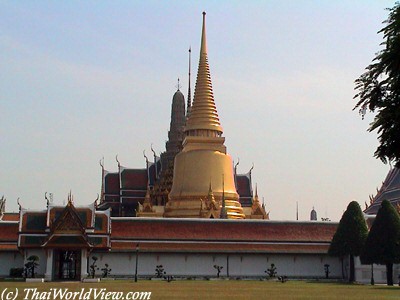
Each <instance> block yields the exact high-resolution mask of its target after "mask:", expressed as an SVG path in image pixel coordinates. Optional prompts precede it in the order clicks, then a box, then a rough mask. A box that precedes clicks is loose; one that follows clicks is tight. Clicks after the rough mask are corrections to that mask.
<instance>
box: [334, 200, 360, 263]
mask: <svg viewBox="0 0 400 300" xmlns="http://www.w3.org/2000/svg"><path fill="white" fill-rule="evenodd" d="M367 235H368V228H367V224H366V223H365V219H364V216H363V214H362V211H361V208H360V205H359V204H358V203H357V202H356V201H352V202H350V203H349V205H348V206H347V209H346V211H345V212H344V213H343V216H342V218H341V219H340V222H339V226H338V228H337V230H336V233H335V235H334V236H333V239H332V243H331V245H330V247H329V251H328V253H329V255H332V256H339V257H343V256H346V255H354V256H358V255H360V253H361V251H362V249H363V246H364V243H365V239H366V238H367Z"/></svg>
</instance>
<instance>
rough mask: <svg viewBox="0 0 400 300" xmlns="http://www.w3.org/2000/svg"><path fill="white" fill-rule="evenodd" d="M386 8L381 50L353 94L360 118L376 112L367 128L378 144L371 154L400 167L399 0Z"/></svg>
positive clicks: (357, 81)
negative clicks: (374, 135)
mask: <svg viewBox="0 0 400 300" xmlns="http://www.w3.org/2000/svg"><path fill="white" fill-rule="evenodd" d="M388 10H389V17H388V19H387V20H386V21H384V22H383V23H384V24H385V26H384V27H383V28H382V29H381V30H380V31H379V32H378V33H383V39H384V41H383V42H382V43H381V45H382V46H383V49H382V50H381V51H379V52H378V53H377V54H376V56H375V58H374V59H373V61H372V63H371V64H370V65H369V66H368V67H366V71H365V73H364V74H362V75H361V76H360V77H359V78H358V79H357V80H356V82H355V83H356V87H355V89H356V90H358V91H357V94H356V95H355V96H354V98H355V99H358V100H359V101H358V103H357V104H356V106H355V107H354V109H356V108H358V109H359V111H360V114H361V115H362V117H363V118H364V116H365V114H366V112H367V111H368V110H369V111H370V112H376V113H377V114H376V116H375V118H374V121H373V122H372V123H371V124H370V127H369V129H368V130H369V131H374V130H377V132H378V134H379V136H378V139H379V146H378V148H377V149H376V151H375V157H376V158H379V159H381V160H382V161H383V162H384V163H387V162H391V161H393V162H394V163H395V164H396V166H397V167H400V3H399V2H396V3H395V5H394V7H393V8H390V9H388Z"/></svg>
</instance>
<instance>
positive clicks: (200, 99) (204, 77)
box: [185, 12, 223, 136]
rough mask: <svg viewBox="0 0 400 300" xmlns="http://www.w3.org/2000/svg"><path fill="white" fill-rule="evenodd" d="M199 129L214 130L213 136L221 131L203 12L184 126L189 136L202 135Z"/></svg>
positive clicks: (218, 134)
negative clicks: (191, 89)
mask: <svg viewBox="0 0 400 300" xmlns="http://www.w3.org/2000/svg"><path fill="white" fill-rule="evenodd" d="M198 130H200V131H198ZM201 131H214V132H216V134H215V136H220V135H221V134H222V132H223V131H222V127H221V124H220V122H219V118H218V112H217V108H216V106H215V102H214V94H213V90H212V83H211V74H210V67H209V65H208V56H207V39H206V13H205V12H203V28H202V36H201V48H200V61H199V68H198V72H197V80H196V87H195V90H194V99H193V105H192V107H191V111H190V116H189V118H188V120H187V122H186V127H185V132H186V135H189V136H197V135H204V134H203V132H201Z"/></svg>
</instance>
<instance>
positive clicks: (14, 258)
mask: <svg viewBox="0 0 400 300" xmlns="http://www.w3.org/2000/svg"><path fill="white" fill-rule="evenodd" d="M0 261H1V263H0V276H1V277H8V276H9V275H10V269H11V268H22V267H23V266H24V257H23V256H22V255H21V253H19V252H0Z"/></svg>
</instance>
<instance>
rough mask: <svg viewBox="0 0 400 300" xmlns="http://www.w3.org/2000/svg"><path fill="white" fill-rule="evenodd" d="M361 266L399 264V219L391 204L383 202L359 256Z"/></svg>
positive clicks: (386, 201)
mask: <svg viewBox="0 0 400 300" xmlns="http://www.w3.org/2000/svg"><path fill="white" fill-rule="evenodd" d="M361 262H362V263H363V264H372V263H375V264H381V265H386V264H392V263H399V262H400V218H399V214H398V213H397V211H396V210H395V208H394V207H393V205H392V204H390V202H389V201H388V200H383V201H382V205H381V208H380V209H379V210H378V213H377V215H376V218H375V221H374V223H373V224H372V227H371V230H370V231H369V234H368V237H367V240H366V242H365V248H364V251H363V253H362V254H361Z"/></svg>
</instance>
